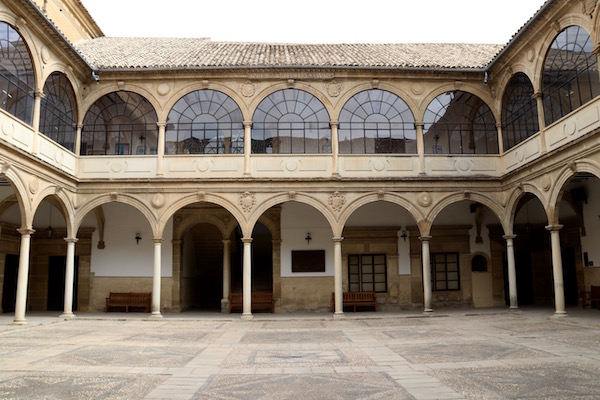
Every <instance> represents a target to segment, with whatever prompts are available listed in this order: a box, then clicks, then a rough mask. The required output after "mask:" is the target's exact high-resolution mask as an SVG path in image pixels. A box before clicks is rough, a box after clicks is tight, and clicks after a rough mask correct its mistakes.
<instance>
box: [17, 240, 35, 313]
mask: <svg viewBox="0 0 600 400" xmlns="http://www.w3.org/2000/svg"><path fill="white" fill-rule="evenodd" d="M17 232H19V233H20V234H21V250H20V251H19V272H18V277H17V300H16V302H15V319H14V321H13V324H26V323H27V322H26V321H25V305H26V304H27V282H28V281H29V249H30V246H31V235H33V234H34V233H35V230H33V229H31V228H23V229H17Z"/></svg>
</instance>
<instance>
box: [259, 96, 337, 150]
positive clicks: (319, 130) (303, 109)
mask: <svg viewBox="0 0 600 400" xmlns="http://www.w3.org/2000/svg"><path fill="white" fill-rule="evenodd" d="M252 153H258V154H320V153H331V128H330V126H329V114H328V113H327V110H326V109H325V106H324V105H323V103H321V101H320V100H319V99H317V98H316V97H314V96H313V95H312V94H310V93H308V92H305V91H302V90H297V89H284V90H279V91H277V92H274V93H271V94H270V95H269V96H268V97H266V98H265V99H264V100H262V101H261V102H260V104H259V105H258V107H257V109H256V111H254V116H253V117H252Z"/></svg>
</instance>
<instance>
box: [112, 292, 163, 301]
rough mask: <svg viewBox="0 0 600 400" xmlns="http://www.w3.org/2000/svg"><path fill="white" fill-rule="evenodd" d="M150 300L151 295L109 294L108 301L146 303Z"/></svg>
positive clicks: (131, 293)
mask: <svg viewBox="0 0 600 400" xmlns="http://www.w3.org/2000/svg"><path fill="white" fill-rule="evenodd" d="M151 298H152V293H133V292H130V293H118V292H110V295H109V299H110V301H146V300H149V299H151Z"/></svg>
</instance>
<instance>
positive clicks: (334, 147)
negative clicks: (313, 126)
mask: <svg viewBox="0 0 600 400" xmlns="http://www.w3.org/2000/svg"><path fill="white" fill-rule="evenodd" d="M329 125H330V126H331V157H332V161H331V175H333V176H339V175H340V169H339V165H338V160H339V155H340V143H339V134H338V127H339V123H338V122H337V121H331V122H330V123H329Z"/></svg>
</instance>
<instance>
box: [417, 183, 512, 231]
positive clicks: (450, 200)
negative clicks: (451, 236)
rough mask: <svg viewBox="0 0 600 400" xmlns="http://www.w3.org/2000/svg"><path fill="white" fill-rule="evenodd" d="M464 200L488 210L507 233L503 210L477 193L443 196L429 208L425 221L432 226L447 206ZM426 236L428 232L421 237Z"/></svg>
mask: <svg viewBox="0 0 600 400" xmlns="http://www.w3.org/2000/svg"><path fill="white" fill-rule="evenodd" d="M464 200H467V201H474V202H477V203H479V204H481V205H484V206H486V207H487V208H489V209H490V210H491V211H492V212H493V213H494V215H495V216H496V218H498V220H499V221H500V224H501V225H502V228H503V229H504V232H508V230H507V229H508V225H507V222H506V216H505V215H506V211H505V209H504V208H503V207H502V206H501V205H500V204H499V203H498V202H497V201H495V200H494V199H492V198H490V197H488V196H486V195H484V194H481V193H477V192H469V193H465V192H462V193H449V194H448V195H446V196H444V197H443V198H441V199H439V200H437V201H436V202H435V204H434V205H433V207H431V210H429V212H428V213H427V215H426V220H427V221H430V222H431V224H433V222H434V221H435V219H436V218H437V217H438V215H439V214H440V213H441V212H442V211H443V210H444V209H445V208H446V207H447V206H449V205H451V204H454V203H458V202H460V201H464ZM427 234H429V232H427V233H424V232H423V235H427Z"/></svg>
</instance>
